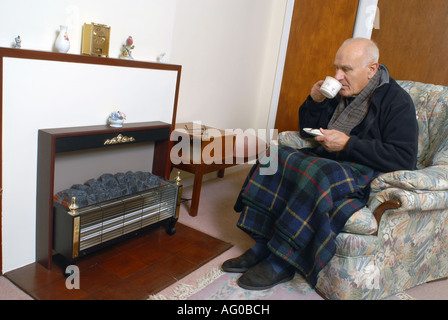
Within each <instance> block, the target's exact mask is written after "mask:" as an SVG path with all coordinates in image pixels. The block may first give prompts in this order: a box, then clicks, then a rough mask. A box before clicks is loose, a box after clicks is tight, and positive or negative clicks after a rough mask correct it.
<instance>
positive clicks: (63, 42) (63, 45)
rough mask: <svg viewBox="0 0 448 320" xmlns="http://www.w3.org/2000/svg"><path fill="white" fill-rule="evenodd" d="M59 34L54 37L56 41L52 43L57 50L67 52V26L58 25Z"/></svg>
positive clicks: (68, 44) (68, 42)
mask: <svg viewBox="0 0 448 320" xmlns="http://www.w3.org/2000/svg"><path fill="white" fill-rule="evenodd" d="M59 29H60V31H59V35H58V37H57V38H56V42H55V43H54V47H55V49H56V51H57V52H60V53H67V52H68V50H69V49H70V39H69V38H68V34H67V26H59Z"/></svg>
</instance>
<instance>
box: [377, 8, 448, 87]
mask: <svg viewBox="0 0 448 320" xmlns="http://www.w3.org/2000/svg"><path fill="white" fill-rule="evenodd" d="M378 8H379V22H380V23H379V29H374V30H373V32H372V39H373V40H375V41H376V42H377V43H378V46H379V48H380V62H381V63H383V64H384V65H386V66H387V67H388V68H389V71H390V73H391V76H392V77H393V78H395V79H396V80H413V81H419V82H424V83H433V84H440V85H445V86H447V85H448V63H447V60H448V59H447V58H448V1H447V0H425V1H422V0H394V1H390V0H379V1H378Z"/></svg>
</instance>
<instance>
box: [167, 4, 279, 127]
mask: <svg viewBox="0 0 448 320" xmlns="http://www.w3.org/2000/svg"><path fill="white" fill-rule="evenodd" d="M285 5H286V0H188V1H187V0H179V1H177V8H176V21H175V28H174V35H173V47H172V55H171V62H173V63H176V64H181V65H182V81H181V88H180V100H179V108H178V117H177V119H178V121H179V122H184V121H196V120H198V121H202V122H203V123H205V124H208V125H211V126H215V127H218V128H243V129H245V128H266V125H267V118H268V114H269V107H270V101H271V96H272V89H273V83H274V75H275V70H276V66H277V59H278V52H279V48H280V40H281V34H282V27H283V19H284V14H285Z"/></svg>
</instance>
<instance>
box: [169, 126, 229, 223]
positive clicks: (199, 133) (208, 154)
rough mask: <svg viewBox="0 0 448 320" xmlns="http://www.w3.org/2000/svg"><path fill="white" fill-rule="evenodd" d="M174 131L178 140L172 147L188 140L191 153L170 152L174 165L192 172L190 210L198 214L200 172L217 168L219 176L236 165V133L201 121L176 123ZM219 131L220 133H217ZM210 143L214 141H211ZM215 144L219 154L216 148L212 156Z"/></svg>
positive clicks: (201, 173)
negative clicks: (234, 147) (227, 131)
mask: <svg viewBox="0 0 448 320" xmlns="http://www.w3.org/2000/svg"><path fill="white" fill-rule="evenodd" d="M175 131H176V135H178V137H179V138H178V139H179V140H178V142H177V143H176V142H174V144H173V148H176V145H177V144H178V143H185V142H184V141H189V148H190V154H177V155H173V154H171V163H172V167H174V168H178V169H180V170H183V171H186V172H190V173H193V174H194V182H193V194H192V199H191V206H190V212H189V214H190V216H193V217H194V216H197V214H198V207H199V198H200V194H201V186H202V177H203V175H204V174H206V173H210V172H214V171H218V177H220V178H222V177H223V176H224V169H225V168H228V167H231V166H234V165H236V163H235V161H234V149H233V146H234V144H235V135H234V134H233V133H226V132H225V130H221V129H217V128H213V127H209V126H204V125H201V126H200V125H199V124H193V123H191V122H187V123H177V124H176V127H175ZM218 133H219V135H220V137H218ZM183 139H187V140H183ZM230 141H232V145H231V146H230V145H229V144H230ZM212 143H213V145H211V144H212ZM226 144H227V148H226ZM218 146H220V147H221V148H222V149H221V152H220V153H221V154H219V152H217V154H216V156H215V151H218V150H216V149H218ZM178 147H179V146H178ZM226 149H228V150H226ZM179 161H180V163H179Z"/></svg>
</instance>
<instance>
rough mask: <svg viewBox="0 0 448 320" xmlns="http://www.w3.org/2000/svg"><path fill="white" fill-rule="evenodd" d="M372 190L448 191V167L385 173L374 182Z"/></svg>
mask: <svg viewBox="0 0 448 320" xmlns="http://www.w3.org/2000/svg"><path fill="white" fill-rule="evenodd" d="M371 188H372V191H373V192H379V191H380V190H384V189H387V188H399V189H403V190H411V191H412V190H414V191H415V190H421V191H425V190H426V191H446V190H448V165H438V166H431V167H427V168H423V169H420V170H414V171H409V170H402V171H394V172H388V173H384V174H381V175H380V176H378V177H377V178H376V179H375V180H374V181H372V185H371Z"/></svg>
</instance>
